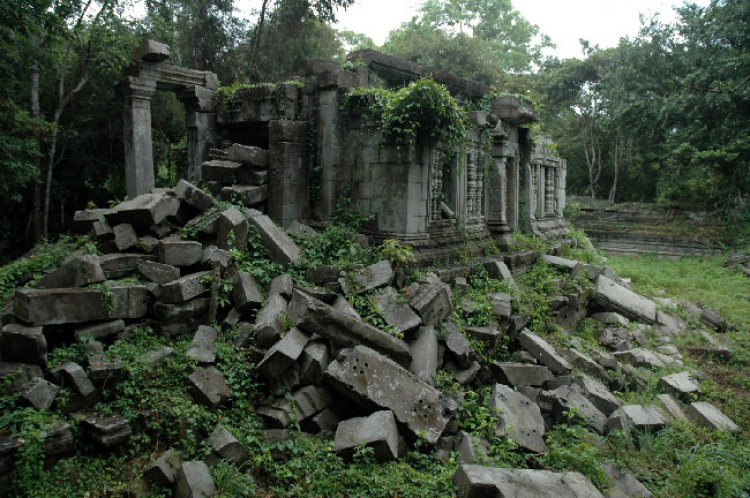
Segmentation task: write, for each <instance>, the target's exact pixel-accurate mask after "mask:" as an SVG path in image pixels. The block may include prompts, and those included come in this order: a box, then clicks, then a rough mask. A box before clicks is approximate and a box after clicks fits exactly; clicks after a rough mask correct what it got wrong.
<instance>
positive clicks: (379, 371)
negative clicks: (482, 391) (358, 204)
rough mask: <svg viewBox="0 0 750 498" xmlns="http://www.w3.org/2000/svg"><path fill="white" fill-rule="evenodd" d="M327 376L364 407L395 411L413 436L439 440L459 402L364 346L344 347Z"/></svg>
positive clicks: (431, 441)
mask: <svg viewBox="0 0 750 498" xmlns="http://www.w3.org/2000/svg"><path fill="white" fill-rule="evenodd" d="M324 377H325V379H326V381H327V382H328V383H329V384H331V385H332V386H333V387H334V388H335V389H336V390H337V391H338V392H340V393H341V394H343V395H344V396H347V397H349V398H351V399H353V400H354V401H355V402H357V403H359V404H361V405H363V406H365V407H372V406H377V407H381V408H384V409H389V410H392V411H393V414H394V415H395V416H396V419H397V420H398V421H399V422H400V423H401V424H404V426H406V428H407V429H408V431H409V433H410V434H411V436H412V437H414V438H422V439H423V440H424V441H425V442H426V443H427V444H429V445H434V444H435V443H437V441H438V439H439V438H440V435H441V434H442V433H443V431H444V430H445V426H446V425H447V424H448V422H449V421H450V419H451V417H452V416H453V413H454V412H455V411H456V408H457V407H456V403H455V402H454V401H453V400H451V399H449V398H446V397H445V396H444V395H443V393H441V392H440V391H438V390H437V389H435V388H434V387H432V386H430V385H429V384H427V383H426V382H424V381H422V380H420V379H419V378H418V377H417V376H416V375H414V374H412V373H411V372H409V371H408V370H406V369H405V368H403V367H401V366H400V365H398V364H397V363H396V362H394V361H392V360H390V359H388V358H386V357H385V356H383V355H382V354H380V353H378V352H377V351H374V350H373V349H370V348H368V347H365V346H357V347H355V348H352V349H344V350H342V351H341V352H340V353H339V355H338V357H337V358H336V359H335V360H334V361H333V362H331V364H330V365H328V368H326V371H325V374H324Z"/></svg>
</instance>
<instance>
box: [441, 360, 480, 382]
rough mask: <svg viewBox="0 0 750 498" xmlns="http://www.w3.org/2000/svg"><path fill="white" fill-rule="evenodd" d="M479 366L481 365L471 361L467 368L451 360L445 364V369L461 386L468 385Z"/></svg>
mask: <svg viewBox="0 0 750 498" xmlns="http://www.w3.org/2000/svg"><path fill="white" fill-rule="evenodd" d="M481 368H482V367H481V365H479V363H477V362H476V361H474V362H472V363H471V364H470V365H469V366H468V367H467V368H463V367H461V366H460V365H459V364H457V363H454V362H452V361H449V362H448V363H446V364H445V371H446V372H448V373H449V374H451V376H452V377H453V379H454V380H455V381H456V382H458V383H459V384H461V385H462V386H465V385H468V384H469V383H470V382H472V381H473V380H474V379H476V378H477V375H479V371H480V370H481Z"/></svg>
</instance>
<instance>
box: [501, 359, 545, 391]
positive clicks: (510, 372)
mask: <svg viewBox="0 0 750 498" xmlns="http://www.w3.org/2000/svg"><path fill="white" fill-rule="evenodd" d="M490 368H491V369H492V373H494V374H495V380H497V382H499V383H501V384H506V385H509V386H543V385H544V383H545V382H547V381H549V380H551V379H552V378H553V377H554V376H553V375H552V372H550V370H549V368H547V367H543V366H541V365H529V364H527V363H501V362H497V361H496V362H493V363H491V364H490Z"/></svg>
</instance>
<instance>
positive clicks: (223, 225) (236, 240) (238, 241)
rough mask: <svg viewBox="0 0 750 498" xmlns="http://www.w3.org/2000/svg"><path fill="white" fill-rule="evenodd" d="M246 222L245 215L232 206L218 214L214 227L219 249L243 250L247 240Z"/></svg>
mask: <svg viewBox="0 0 750 498" xmlns="http://www.w3.org/2000/svg"><path fill="white" fill-rule="evenodd" d="M248 227H249V225H248V223H247V219H246V218H245V215H243V214H242V213H241V212H240V210H239V209H237V208H236V207H234V206H232V207H230V208H229V209H227V210H226V211H222V212H221V213H220V214H219V221H218V225H217V228H216V245H217V246H218V247H219V248H220V249H230V248H236V249H239V250H240V251H243V250H245V248H246V247H247V240H248Z"/></svg>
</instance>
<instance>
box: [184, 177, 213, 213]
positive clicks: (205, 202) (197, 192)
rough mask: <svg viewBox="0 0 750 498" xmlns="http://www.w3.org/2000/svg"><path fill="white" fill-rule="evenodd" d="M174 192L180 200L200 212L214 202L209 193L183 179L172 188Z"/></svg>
mask: <svg viewBox="0 0 750 498" xmlns="http://www.w3.org/2000/svg"><path fill="white" fill-rule="evenodd" d="M174 193H175V194H176V195H177V197H179V198H180V199H182V202H184V203H186V204H188V205H189V206H192V207H194V208H195V209H197V210H198V211H200V212H206V211H208V210H209V209H211V207H212V206H213V204H214V200H213V199H212V198H211V196H210V195H208V194H207V193H205V192H204V191H203V190H201V189H199V188H198V187H196V186H195V185H193V184H192V183H190V182H187V181H185V180H180V181H179V182H177V185H176V186H175V188H174Z"/></svg>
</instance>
